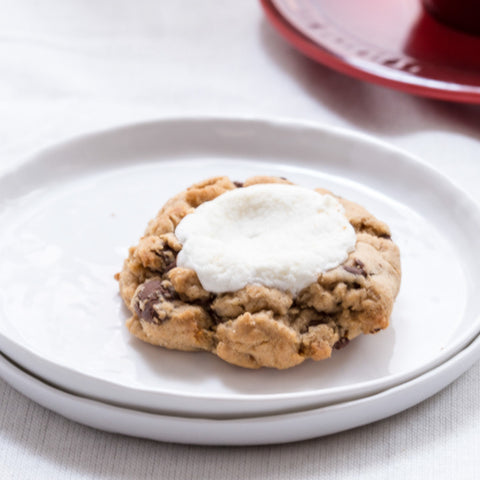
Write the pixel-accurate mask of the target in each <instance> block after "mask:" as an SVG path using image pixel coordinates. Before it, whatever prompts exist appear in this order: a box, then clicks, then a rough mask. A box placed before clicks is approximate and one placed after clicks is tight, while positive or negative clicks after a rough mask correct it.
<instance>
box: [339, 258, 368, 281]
mask: <svg viewBox="0 0 480 480" xmlns="http://www.w3.org/2000/svg"><path fill="white" fill-rule="evenodd" d="M363 267H365V264H364V263H363V262H362V261H361V260H358V258H356V259H355V260H354V261H353V266H351V265H344V266H343V269H344V270H346V271H347V272H349V273H353V274H354V275H362V276H364V277H366V276H367V272H366V271H365V269H364V268H363Z"/></svg>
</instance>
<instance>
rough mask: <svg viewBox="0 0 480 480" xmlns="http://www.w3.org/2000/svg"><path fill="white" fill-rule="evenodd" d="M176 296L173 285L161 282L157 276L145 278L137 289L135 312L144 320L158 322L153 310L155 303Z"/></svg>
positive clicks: (156, 313)
mask: <svg viewBox="0 0 480 480" xmlns="http://www.w3.org/2000/svg"><path fill="white" fill-rule="evenodd" d="M176 296H177V293H176V292H175V289H174V288H173V286H171V285H168V284H166V283H165V282H162V281H161V280H160V279H159V278H153V279H151V280H147V281H146V282H145V283H144V284H143V286H142V288H141V289H140V290H139V291H138V293H137V295H136V297H135V300H134V304H133V305H134V309H135V313H136V314H137V315H138V316H139V317H140V318H141V319H142V320H145V321H146V322H149V323H160V322H162V321H165V320H166V318H163V319H161V318H160V317H159V315H158V312H157V311H156V310H155V308H154V307H155V305H156V304H157V303H159V302H161V301H162V300H170V301H171V300H174V299H175V298H176Z"/></svg>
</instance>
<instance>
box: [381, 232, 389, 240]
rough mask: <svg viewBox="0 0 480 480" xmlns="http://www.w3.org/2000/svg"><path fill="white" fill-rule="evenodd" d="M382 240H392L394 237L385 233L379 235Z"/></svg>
mask: <svg viewBox="0 0 480 480" xmlns="http://www.w3.org/2000/svg"><path fill="white" fill-rule="evenodd" d="M379 237H380V238H384V239H385V240H391V239H392V237H391V236H390V235H388V233H383V234H382V235H379Z"/></svg>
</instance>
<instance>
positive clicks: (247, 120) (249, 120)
mask: <svg viewBox="0 0 480 480" xmlns="http://www.w3.org/2000/svg"><path fill="white" fill-rule="evenodd" d="M185 122H190V123H194V124H199V123H200V124H204V123H209V124H212V125H221V126H222V127H223V126H225V124H228V125H229V126H232V125H241V126H245V125H249V126H252V124H253V125H255V127H256V128H257V127H258V126H260V127H265V126H267V127H268V128H274V129H278V128H283V129H288V130H293V131H304V130H307V131H309V133H314V134H322V135H329V136H331V137H335V138H340V139H342V140H345V141H352V140H353V141H354V142H358V141H359V142H361V143H364V144H366V145H369V146H373V147H375V148H380V149H382V150H384V151H386V152H389V153H392V154H395V155H397V156H400V157H401V158H402V160H403V161H404V162H406V163H408V164H409V165H414V166H415V168H417V169H421V171H422V173H423V174H427V175H431V176H433V177H434V178H435V180H436V181H439V182H441V183H443V184H445V185H446V186H448V188H450V189H452V188H453V189H454V190H456V191H457V193H461V194H462V195H463V197H464V198H465V199H466V200H468V202H469V203H471V205H472V206H474V207H475V209H476V210H477V213H479V214H480V204H479V203H478V202H477V201H476V200H475V199H474V198H473V197H472V196H471V195H470V194H469V193H468V192H466V191H465V190H463V189H462V188H461V187H460V186H458V185H457V184H456V183H455V182H453V181H452V180H451V179H449V178H448V177H447V176H446V175H444V174H443V173H442V172H440V171H439V170H438V169H436V168H435V167H433V166H431V165H430V164H428V163H426V162H425V161H424V160H422V159H420V158H417V157H416V156H414V155H412V154H410V153H408V152H406V151H404V150H403V149H401V148H399V147H396V146H395V145H391V144H389V143H388V142H385V141H383V140H379V139H377V138H375V137H372V136H370V135H367V134H364V133H362V132H357V131H351V130H349V129H345V128H341V127H330V126H327V125H322V124H318V123H316V122H311V121H298V120H296V119H289V118H281V119H271V118H268V117H267V118H262V117H258V116H255V117H250V116H240V117H239V116H210V115H201V116H198V115H195V116H179V117H165V118H161V119H151V120H146V121H140V122H133V123H125V124H121V125H117V126H113V127H109V128H105V129H100V130H95V131H92V132H87V133H84V134H80V135H76V136H72V137H71V138H67V139H64V140H63V141H59V142H57V143H53V144H52V145H50V146H47V147H45V148H43V149H40V150H39V151H38V152H36V153H35V154H33V155H29V156H27V157H26V158H25V159H24V161H22V162H18V163H16V164H15V168H14V169H13V172H14V173H15V172H17V171H18V170H20V169H23V168H28V165H29V162H32V163H33V162H36V161H38V160H41V158H42V157H44V156H47V157H48V155H49V154H51V153H52V152H55V151H56V150H62V149H64V148H68V147H72V146H75V144H82V143H83V142H88V141H91V140H93V139H96V138H101V137H104V136H105V135H118V134H122V133H125V132H127V131H130V130H132V129H143V128H152V127H155V128H158V127H159V126H161V125H164V124H167V125H171V124H173V123H176V124H180V125H181V124H184V123H185ZM11 171H12V169H9V170H6V171H0V181H2V180H3V178H4V177H5V176H7V177H8V175H9V174H10V173H11ZM479 218H480V217H479ZM479 315H480V314H479ZM476 333H478V332H475V333H472V335H475V334H476ZM0 339H2V341H1V342H0V343H1V344H2V348H4V347H5V344H6V343H7V344H8V343H9V342H11V343H15V342H13V341H12V340H10V339H8V338H7V337H5V336H4V334H3V333H2V332H0ZM5 339H6V340H7V341H6V342H5ZM470 339H471V337H470ZM20 348H21V349H22V350H24V351H25V352H26V353H27V355H30V356H31V357H32V356H33V357H34V358H35V357H36V360H38V359H40V360H41V361H42V362H44V363H48V364H49V366H50V368H52V369H53V370H55V369H56V368H61V369H64V370H65V369H66V370H70V371H74V372H75V373H76V374H78V375H81V376H83V377H88V378H89V379H90V380H93V381H98V382H101V383H103V384H108V385H116V386H118V387H119V388H121V389H127V390H130V391H135V392H138V391H141V392H146V393H147V394H151V395H161V396H171V397H176V398H179V397H181V398H186V399H189V400H192V399H199V400H210V401H213V402H218V401H220V402H223V401H228V400H234V401H236V402H239V403H243V402H252V401H255V402H258V401H265V400H272V399H275V400H277V399H291V398H296V397H302V398H305V397H313V396H318V395H319V392H320V391H322V390H319V389H316V390H307V391H302V392H289V393H285V392H283V393H275V394H228V395H221V396H219V395H214V396H212V395H209V394H198V393H196V394H193V395H192V394H191V393H190V394H186V393H182V392H180V393H179V392H178V391H172V390H170V391H163V392H160V391H152V390H151V389H150V390H149V389H139V388H138V387H131V386H128V385H124V384H117V383H114V382H112V381H110V380H105V379H99V378H96V377H93V376H91V375H90V374H86V373H84V372H81V371H78V370H75V369H73V368H71V367H65V366H63V365H57V364H56V363H53V362H52V361H51V360H49V359H45V358H43V357H41V356H40V355H39V354H37V353H36V352H34V351H32V350H30V349H27V348H26V347H24V346H20ZM7 350H10V349H9V348H8V347H7ZM456 353H458V350H457V351H456V352H452V353H451V354H450V356H447V357H445V358H443V359H442V360H441V362H440V361H439V362H440V363H443V362H445V361H447V360H448V359H449V358H451V357H452V356H454V355H455V354H456ZM7 354H9V355H10V356H12V355H11V351H10V352H9V351H7ZM12 357H13V358H14V357H15V355H13V356H12ZM14 359H15V360H16V361H17V359H16V358H14ZM439 362H437V363H435V364H434V365H432V366H431V367H430V369H431V368H434V367H436V366H438V364H439ZM19 363H20V364H21V363H22V362H19ZM373 382H375V381H368V382H361V383H360V385H363V384H364V383H367V384H370V383H373ZM355 385H359V384H355ZM349 389H351V386H350V385H349V386H343V387H331V390H335V391H342V392H343V391H348V390H349ZM378 391H379V390H376V392H377V393H378ZM380 391H382V389H380Z"/></svg>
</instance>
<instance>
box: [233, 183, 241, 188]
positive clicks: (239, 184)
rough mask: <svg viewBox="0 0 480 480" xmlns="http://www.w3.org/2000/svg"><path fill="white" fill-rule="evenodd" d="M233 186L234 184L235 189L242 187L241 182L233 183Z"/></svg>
mask: <svg viewBox="0 0 480 480" xmlns="http://www.w3.org/2000/svg"><path fill="white" fill-rule="evenodd" d="M233 184H234V185H235V186H236V187H237V188H242V187H243V182H233Z"/></svg>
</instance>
